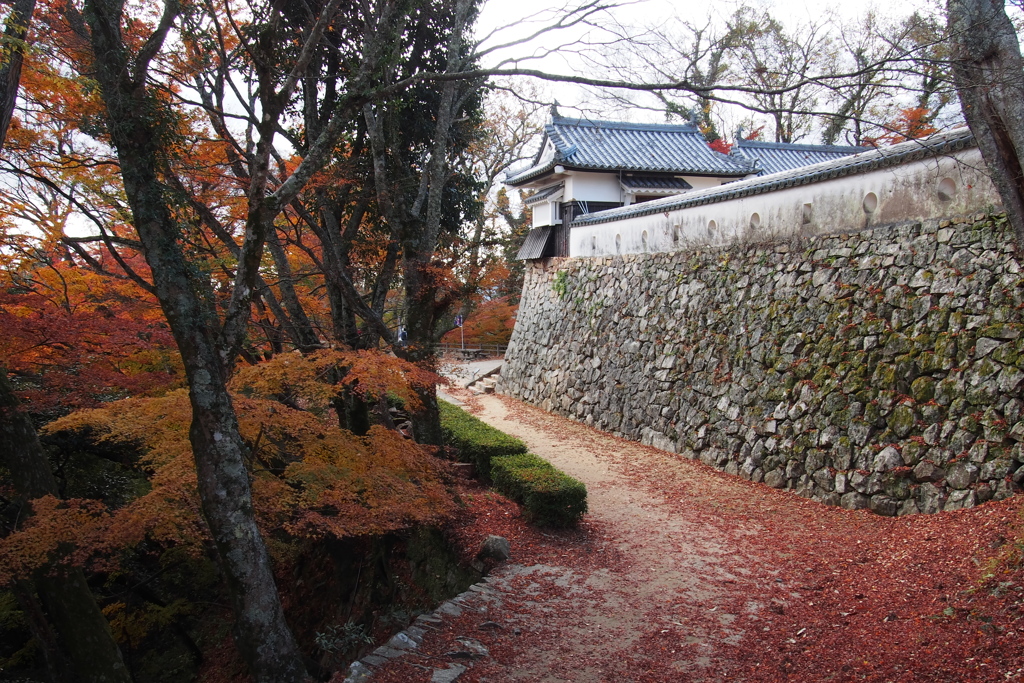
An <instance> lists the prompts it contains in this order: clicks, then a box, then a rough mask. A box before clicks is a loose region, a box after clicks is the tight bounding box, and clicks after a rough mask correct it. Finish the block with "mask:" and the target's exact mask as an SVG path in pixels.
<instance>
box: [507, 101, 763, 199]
mask: <svg viewBox="0 0 1024 683" xmlns="http://www.w3.org/2000/svg"><path fill="white" fill-rule="evenodd" d="M544 133H545V140H550V141H551V143H552V144H553V145H554V147H555V154H554V157H553V158H552V159H550V160H549V161H547V162H546V163H543V164H542V163H541V162H540V159H541V156H540V153H538V155H537V157H536V158H535V159H534V165H533V166H532V167H530V168H527V169H525V170H522V171H519V172H517V173H514V174H512V175H510V176H507V177H506V178H505V183H506V184H508V185H520V184H522V183H525V182H528V181H530V180H533V179H534V178H538V177H540V176H542V175H544V174H545V173H548V172H549V171H551V170H552V169H553V168H554V167H555V166H556V165H562V166H565V167H567V168H575V169H582V170H595V171H646V172H648V173H687V174H692V175H709V176H732V177H736V176H745V175H747V174H749V173H751V172H753V171H754V170H756V169H754V168H752V167H751V166H750V165H749V164H748V163H747V162H746V161H745V160H744V159H742V158H739V157H731V156H729V155H726V154H720V153H719V152H716V151H714V150H713V149H711V148H710V147H708V144H707V142H706V141H705V140H704V136H703V135H701V133H700V131H699V130H697V128H695V127H694V126H692V125H689V124H686V125H672V124H651V123H619V122H615V121H590V120H587V119H570V118H565V117H564V116H552V117H551V123H549V124H548V125H547V126H545V127H544ZM543 149H544V145H543V144H542V145H541V150H543Z"/></svg>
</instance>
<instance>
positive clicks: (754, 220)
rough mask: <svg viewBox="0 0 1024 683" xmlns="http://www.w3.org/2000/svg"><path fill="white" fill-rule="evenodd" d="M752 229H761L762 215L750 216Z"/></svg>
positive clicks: (753, 214) (754, 214)
mask: <svg viewBox="0 0 1024 683" xmlns="http://www.w3.org/2000/svg"><path fill="white" fill-rule="evenodd" d="M750 227H751V229H753V230H757V229H758V228H760V227H761V214H759V213H752V214H750Z"/></svg>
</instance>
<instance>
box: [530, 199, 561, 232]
mask: <svg viewBox="0 0 1024 683" xmlns="http://www.w3.org/2000/svg"><path fill="white" fill-rule="evenodd" d="M559 201H561V200H559ZM558 206H559V202H540V203H539V204H535V205H534V206H533V227H535V228H539V227H541V226H544V225H555V224H556V223H558V222H559V220H558Z"/></svg>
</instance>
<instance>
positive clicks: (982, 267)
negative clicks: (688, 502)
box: [499, 215, 1024, 515]
mask: <svg viewBox="0 0 1024 683" xmlns="http://www.w3.org/2000/svg"><path fill="white" fill-rule="evenodd" d="M1022 332H1024V274H1022V273H1021V265H1020V259H1019V258H1018V257H1017V256H1016V254H1015V248H1014V244H1013V242H1012V231H1011V230H1010V228H1009V227H1008V226H1007V224H1006V221H1005V218H1004V217H1002V216H995V217H991V216H985V215H978V216H975V217H972V218H971V219H969V220H960V221H942V222H938V223H933V224H926V225H920V224H915V225H904V226H894V227H886V228H878V229H874V230H870V231H864V232H861V233H857V234H853V235H829V236H820V237H815V238H812V239H808V240H805V241H798V242H796V241H791V242H783V243H777V244H756V245H749V244H748V245H736V246H732V247H729V248H723V249H705V250H700V251H686V252H674V253H667V254H640V255H635V256H625V257H615V258H594V259H587V258H578V259H553V260H549V261H545V262H534V263H533V264H532V265H531V266H530V267H529V270H528V273H527V281H526V284H525V287H524V290H523V299H522V303H521V306H520V311H519V316H518V322H517V324H516V329H515V332H514V333H513V336H512V340H511V343H510V346H509V350H508V353H507V355H506V359H505V366H504V368H503V369H502V377H501V383H500V387H499V389H500V391H502V392H503V393H506V394H509V395H511V396H515V397H517V398H520V399H522V400H524V401H527V402H529V403H533V404H535V405H538V406H540V407H542V408H544V409H546V410H550V411H554V412H557V413H560V414H562V415H566V416H568V417H571V418H574V419H577V420H581V421H583V422H586V423H587V424H591V425H593V426H595V427H597V428H600V429H603V430H605V431H608V432H611V433H614V434H617V435H620V436H623V437H626V438H629V439H634V440H638V441H641V442H643V443H646V444H651V445H654V446H657V447H659V448H663V449H666V450H670V451H676V452H679V453H683V454H686V455H688V456H690V457H697V458H700V459H701V460H702V461H704V462H706V463H708V464H710V465H713V466H715V467H718V468H720V469H723V470H725V471H726V472H729V473H731V474H736V475H738V476H742V477H744V478H748V479H753V480H755V481H763V482H764V483H766V484H768V485H770V486H774V487H777V488H789V489H793V490H795V491H796V493H798V494H800V495H802V496H806V497H811V498H814V499H817V500H820V501H822V502H824V503H828V504H830V505H842V506H843V507H846V508H850V509H853V508H864V507H869V508H870V509H872V510H873V511H875V512H878V513H880V514H885V515H897V514H909V513H916V512H925V513H932V512H936V511H938V510H950V509H956V508H961V507H968V506H971V505H975V504H977V503H980V502H984V501H986V500H990V499H992V498H997V499H998V498H1003V497H1006V496H1008V495H1010V494H1011V493H1013V492H1015V491H1016V490H1018V487H1017V484H1018V483H1020V482H1021V481H1024V467H1022V463H1024V453H1022V449H1021V444H1020V442H1021V441H1024V423H1022V422H1021V417H1022V413H1024V401H1022V399H1021V388H1022V386H1024V334H1022Z"/></svg>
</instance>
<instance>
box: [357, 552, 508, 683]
mask: <svg viewBox="0 0 1024 683" xmlns="http://www.w3.org/2000/svg"><path fill="white" fill-rule="evenodd" d="M509 569H512V572H510V573H509V574H505V577H507V576H509V575H515V574H516V573H518V572H516V571H515V568H514V567H509ZM505 577H497V576H488V577H487V578H485V579H484V580H483V581H482V582H480V583H476V584H473V585H472V586H470V587H469V589H468V590H466V591H464V592H462V593H460V594H458V595H456V596H455V597H454V598H452V599H451V600H446V601H445V602H443V603H441V605H440V606H438V608H437V609H435V610H434V611H433V612H431V613H430V614H421V615H420V616H418V617H416V619H415V620H414V621H413V623H412V624H411V625H410V626H408V627H407V628H406V629H405V630H404V631H401V632H399V633H396V634H395V635H394V636H392V637H391V640H389V641H388V642H387V643H385V644H384V645H381V646H380V647H378V648H377V649H376V650H374V651H373V652H371V653H370V654H368V655H365V656H364V657H363V658H362V659H359V660H357V661H355V662H352V664H351V665H350V666H349V673H348V677H347V678H346V679H345V681H344V683H362V682H363V681H368V680H370V679H371V677H372V676H373V671H374V669H375V668H376V667H378V666H380V665H381V664H384V663H385V662H387V661H390V660H392V659H396V658H398V657H401V656H403V655H407V654H410V653H412V652H414V651H415V650H416V649H417V648H418V647H419V645H420V643H421V642H422V641H423V636H425V635H426V633H427V630H428V629H437V628H438V626H439V625H440V624H441V623H442V622H443V621H444V617H445V616H451V617H458V616H462V613H463V611H464V610H466V609H479V608H480V607H481V606H483V605H486V604H489V603H495V602H497V603H500V602H501V598H500V592H499V591H498V590H496V589H495V588H493V587H491V586H490V585H489V584H494V583H499V582H502V581H503V580H504V578H505ZM457 640H458V641H459V643H460V644H461V645H462V646H463V648H465V650H466V655H465V657H466V658H468V659H478V658H480V657H486V656H487V655H488V654H489V653H488V651H487V648H485V647H484V646H483V644H481V643H480V642H479V641H477V640H475V639H472V638H458V639H457ZM460 654H461V653H460ZM467 669H468V667H466V666H463V665H462V664H456V663H452V664H450V665H449V666H448V668H447V669H441V668H434V675H433V677H432V678H431V679H430V680H431V683H452V682H453V681H456V680H458V678H459V677H460V676H461V675H462V674H463V673H464V672H465V671H466V670H467Z"/></svg>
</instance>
